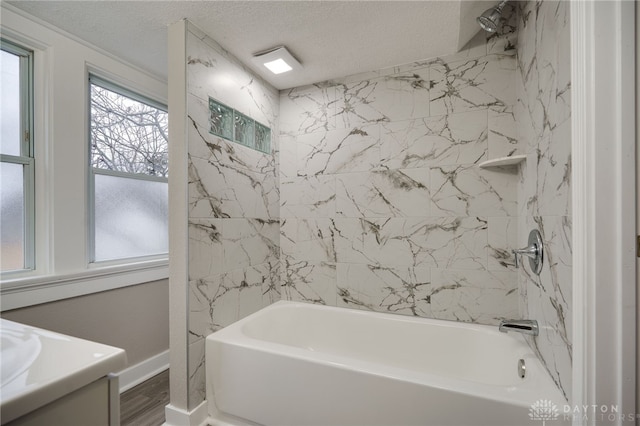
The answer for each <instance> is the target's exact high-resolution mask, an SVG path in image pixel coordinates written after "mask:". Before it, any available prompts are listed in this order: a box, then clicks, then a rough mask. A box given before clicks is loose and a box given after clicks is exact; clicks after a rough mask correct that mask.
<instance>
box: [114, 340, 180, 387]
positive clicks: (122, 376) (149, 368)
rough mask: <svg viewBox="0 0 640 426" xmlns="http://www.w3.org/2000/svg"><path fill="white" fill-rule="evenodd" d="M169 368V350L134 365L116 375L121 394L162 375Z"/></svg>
mask: <svg viewBox="0 0 640 426" xmlns="http://www.w3.org/2000/svg"><path fill="white" fill-rule="evenodd" d="M168 368H169V350H166V351H164V352H160V353H159V354H158V355H154V356H152V357H151V358H147V359H145V360H144V361H142V362H140V363H138V364H136V365H132V366H131V367H129V368H126V369H124V370H122V371H120V372H119V373H116V374H115V375H116V376H118V380H119V383H120V384H119V387H120V393H122V392H124V391H127V390H129V389H131V388H132V387H134V386H136V385H139V384H140V383H142V382H144V381H145V380H148V379H150V378H152V377H153V376H155V375H157V374H160V373H162V372H163V371H165V370H166V369H168Z"/></svg>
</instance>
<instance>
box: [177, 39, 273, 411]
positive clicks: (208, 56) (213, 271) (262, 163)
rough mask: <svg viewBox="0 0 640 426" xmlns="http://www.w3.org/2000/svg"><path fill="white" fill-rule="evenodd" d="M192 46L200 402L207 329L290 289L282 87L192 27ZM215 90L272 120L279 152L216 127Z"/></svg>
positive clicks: (193, 290) (193, 347) (194, 301)
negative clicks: (285, 269)
mask: <svg viewBox="0 0 640 426" xmlns="http://www.w3.org/2000/svg"><path fill="white" fill-rule="evenodd" d="M187 52H188V59H187V64H186V67H187V87H188V93H187V114H188V115H187V117H185V118H186V121H187V137H188V140H187V141H186V143H187V146H188V156H187V158H186V161H187V166H188V178H189V181H188V183H187V185H188V203H189V227H188V229H189V268H188V270H189V295H188V301H189V302H188V306H189V308H188V309H189V317H188V321H189V349H188V350H189V353H188V374H189V401H188V405H189V408H190V409H193V408H195V407H196V406H197V405H198V404H200V403H201V402H202V401H203V400H204V398H205V365H204V338H205V337H206V336H207V335H208V334H210V333H212V332H214V331H216V330H219V329H220V328H222V327H226V326H228V325H230V324H231V323H233V322H235V321H237V320H239V319H240V318H243V317H244V316H246V315H249V314H251V313H253V312H255V311H257V310H259V309H261V308H262V307H264V306H266V305H268V304H270V303H273V302H274V301H276V300H279V299H280V298H281V287H280V185H279V178H278V177H279V164H278V158H277V156H278V151H279V138H278V135H279V130H278V128H279V120H278V116H279V105H278V104H279V94H278V92H277V91H276V90H275V89H274V88H272V87H270V86H269V85H268V84H266V83H265V82H263V81H262V80H260V79H259V78H258V77H256V76H254V75H253V74H252V73H251V72H249V71H248V70H247V68H245V67H244V66H243V65H242V64H240V63H239V62H238V61H237V60H236V59H235V58H233V56H232V55H230V54H229V53H228V52H226V51H225V50H224V49H222V48H221V47H220V46H219V45H218V44H217V43H215V42H214V41H213V40H211V39H210V38H208V37H206V36H204V35H203V34H201V33H199V32H198V31H196V30H195V29H194V28H191V27H190V31H189V32H188V34H187ZM209 97H213V98H215V99H217V100H220V102H222V103H224V104H225V105H228V106H229V107H230V108H233V109H236V110H238V111H241V112H242V113H243V114H245V115H247V116H248V117H249V118H250V119H253V120H256V121H257V122H260V123H263V124H265V125H267V126H268V127H270V128H271V129H272V140H271V148H272V149H271V152H268V153H263V152H259V151H256V150H253V149H250V148H248V147H245V146H241V145H238V144H235V143H232V142H229V141H227V140H225V139H223V138H220V137H218V136H216V135H214V134H211V133H209V105H208V99H209Z"/></svg>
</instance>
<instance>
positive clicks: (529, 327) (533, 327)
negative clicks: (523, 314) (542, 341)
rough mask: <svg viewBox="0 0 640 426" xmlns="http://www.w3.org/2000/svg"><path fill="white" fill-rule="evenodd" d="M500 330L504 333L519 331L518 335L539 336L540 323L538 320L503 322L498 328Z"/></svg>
mask: <svg viewBox="0 0 640 426" xmlns="http://www.w3.org/2000/svg"><path fill="white" fill-rule="evenodd" d="M498 330H500V331H501V332H503V333H506V332H507V331H517V332H518V333H523V334H530V335H532V336H537V335H538V334H539V333H538V321H536V320H502V321H500V325H499V326H498Z"/></svg>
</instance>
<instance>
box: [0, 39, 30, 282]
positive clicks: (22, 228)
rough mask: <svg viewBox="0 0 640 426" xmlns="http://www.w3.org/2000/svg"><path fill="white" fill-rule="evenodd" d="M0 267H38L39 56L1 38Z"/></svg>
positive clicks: (0, 268)
mask: <svg viewBox="0 0 640 426" xmlns="http://www.w3.org/2000/svg"><path fill="white" fill-rule="evenodd" d="M0 47H1V49H0V271H1V272H3V273H4V272H12V271H21V270H27V269H33V268H34V266H35V259H34V258H35V254H34V246H35V229H34V228H35V225H34V216H35V211H34V193H35V188H34V173H35V171H34V169H35V163H34V158H33V130H32V127H33V125H32V122H33V106H32V105H33V95H32V93H33V90H32V83H31V82H32V75H33V71H32V70H33V54H32V52H31V51H29V50H26V49H23V48H22V47H20V46H18V45H15V44H13V43H10V42H8V41H5V40H0Z"/></svg>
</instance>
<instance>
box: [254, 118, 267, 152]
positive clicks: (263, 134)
mask: <svg viewBox="0 0 640 426" xmlns="http://www.w3.org/2000/svg"><path fill="white" fill-rule="evenodd" d="M254 144H255V147H256V149H257V150H258V151H262V152H264V153H267V154H269V153H270V150H271V129H269V128H268V127H265V126H263V125H262V124H260V123H258V122H257V121H256V135H255V138H254Z"/></svg>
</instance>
